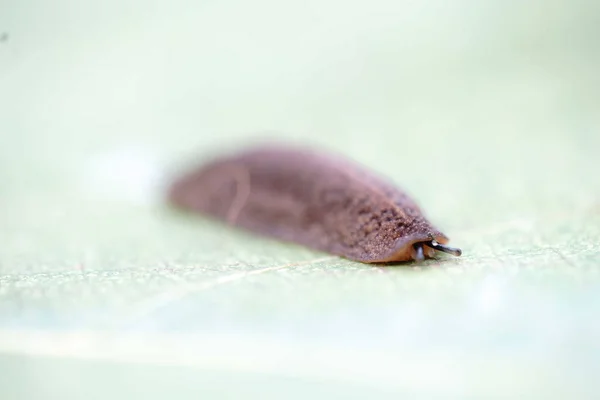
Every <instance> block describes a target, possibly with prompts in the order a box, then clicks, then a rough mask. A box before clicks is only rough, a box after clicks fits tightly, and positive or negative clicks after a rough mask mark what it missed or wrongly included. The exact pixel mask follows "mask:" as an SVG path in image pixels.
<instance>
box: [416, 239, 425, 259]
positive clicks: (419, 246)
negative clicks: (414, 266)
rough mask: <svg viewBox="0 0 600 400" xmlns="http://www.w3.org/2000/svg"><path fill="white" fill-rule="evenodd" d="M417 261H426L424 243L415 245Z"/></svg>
mask: <svg viewBox="0 0 600 400" xmlns="http://www.w3.org/2000/svg"><path fill="white" fill-rule="evenodd" d="M415 251H416V254H415V261H423V260H424V259H425V255H424V254H423V243H417V244H415Z"/></svg>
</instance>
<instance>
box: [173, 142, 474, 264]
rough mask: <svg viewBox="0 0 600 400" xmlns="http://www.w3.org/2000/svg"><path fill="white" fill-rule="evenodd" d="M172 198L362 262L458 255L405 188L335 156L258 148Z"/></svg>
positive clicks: (207, 167) (198, 171) (211, 168)
mask: <svg viewBox="0 0 600 400" xmlns="http://www.w3.org/2000/svg"><path fill="white" fill-rule="evenodd" d="M168 199H169V201H170V202H171V203H172V204H174V205H175V206H177V207H180V208H183V209H186V210H189V211H192V212H197V213H201V214H204V215H206V216H209V217H213V218H216V219H219V220H222V221H225V222H226V223H228V224H231V225H233V226H237V227H240V228H243V229H246V230H247V231H250V232H255V233H257V234H260V235H264V236H268V237H271V238H276V239H280V240H283V241H287V242H294V243H298V244H301V245H304V246H306V247H309V248H312V249H315V250H320V251H324V252H328V253H331V254H335V255H338V256H342V257H345V258H348V259H351V260H355V261H360V262H364V263H384V262H396V261H411V260H415V261H422V260H424V259H425V258H433V257H434V256H435V252H436V251H441V252H444V253H449V254H453V255H455V256H460V255H461V254H462V252H461V250H460V249H457V248H452V247H448V246H446V243H447V242H448V240H449V239H448V237H447V236H446V235H444V234H443V233H442V232H440V231H439V230H438V229H437V228H435V227H434V226H433V225H432V224H431V223H430V222H429V221H428V220H427V219H426V218H425V216H424V215H423V213H422V212H421V209H420V208H419V207H418V205H417V204H416V203H415V202H414V201H413V200H412V199H411V198H410V197H409V196H408V195H407V194H406V193H404V191H402V190H401V189H399V188H398V187H396V186H395V185H393V184H392V183H391V182H389V181H387V180H385V179H384V178H382V177H380V176H379V175H378V174H376V173H374V172H371V171H369V170H368V169H366V168H365V167H363V166H362V165H360V164H358V163H355V162H353V161H351V160H347V159H345V158H343V157H342V156H340V155H337V154H329V153H327V152H323V151H320V150H316V149H312V148H307V147H296V146H291V145H271V146H258V147H253V148H250V149H247V150H245V151H242V152H239V153H236V154H232V155H229V156H224V157H221V158H217V159H215V160H213V161H211V162H208V163H206V164H204V165H201V166H199V167H197V168H195V169H192V170H191V171H189V172H188V173H186V174H183V175H182V176H181V177H179V178H178V179H176V180H175V182H174V183H173V184H172V186H171V187H170V189H169V193H168Z"/></svg>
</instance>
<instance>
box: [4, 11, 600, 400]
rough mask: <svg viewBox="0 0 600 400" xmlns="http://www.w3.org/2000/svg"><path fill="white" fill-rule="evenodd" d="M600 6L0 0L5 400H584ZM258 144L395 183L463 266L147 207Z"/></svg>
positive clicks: (595, 324) (595, 349)
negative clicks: (388, 256) (292, 240)
mask: <svg viewBox="0 0 600 400" xmlns="http://www.w3.org/2000/svg"><path fill="white" fill-rule="evenodd" d="M599 4H600V3H598V2H596V1H585V0H577V1H567V0H556V1H526V2H522V1H501V0H497V1H487V2H481V1H469V0H458V1H454V2H447V1H442V0H434V1H428V2H414V1H391V0H390V1H385V0H373V1H369V2H345V1H340V0H319V1H317V0H314V1H313V0H310V1H303V2H281V1H275V0H257V1H252V2H244V1H239V0H237V1H236V0H225V1H219V2H216V1H204V2H193V1H188V2H186V1H169V2H167V1H141V0H140V1H132V0H129V1H117V0H111V1H103V2H91V1H90V2H85V1H84V2H80V1H68V0H62V1H57V2H47V1H42V0H37V1H36V0H18V1H17V0H2V1H0V37H1V38H2V39H0V182H1V184H0V390H1V393H0V397H1V398H2V399H17V398H50V397H52V396H58V395H61V396H62V397H64V398H101V399H107V398H113V399H118V398H123V399H127V398H133V397H135V396H140V398H141V397H142V396H143V397H145V398H165V397H172V398H199V397H198V396H200V397H201V398H248V399H249V398H257V399H259V398H260V399H263V398H298V399H301V398H302V399H305V398H310V397H323V398H326V397H336V396H341V397H344V398H368V397H378V398H385V397H389V398H398V397H399V396H400V395H404V397H422V398H440V397H443V398H481V397H483V396H484V397H487V398H490V397H498V398H507V397H511V398H515V397H517V396H518V397H519V398H540V399H542V398H543V399H547V398H556V399H562V398H593V397H594V395H596V396H597V395H599V393H600V385H599V384H598V379H597V376H598V371H600V345H599V344H598V343H599V341H598V339H599V338H600V318H599V315H600V268H599V267H600V197H599V196H600V178H599V176H598V174H599V171H600V155H599V150H600V132H599V131H600V128H599V127H600V94H599V93H600V92H599V90H600V78H599V77H600V74H598V70H599V69H600V44H599V43H600V42H599V41H598V37H600V18H599V16H600V5H599ZM2 33H4V34H3V35H2ZM273 137H276V138H278V139H289V140H295V141H301V142H309V143H313V144H316V145H319V146H322V147H324V148H330V149H334V150H336V151H340V152H342V153H344V154H346V155H348V156H349V157H352V158H354V159H356V160H358V161H360V162H362V163H364V164H367V165H369V166H370V167H371V168H373V169H375V170H377V171H379V172H381V173H383V174H385V175H387V176H389V177H390V178H391V179H393V180H394V181H395V182H397V183H398V184H400V185H401V186H402V187H404V188H406V190H407V191H408V192H409V193H411V194H412V195H413V197H414V198H415V199H417V201H418V202H419V203H420V204H421V205H422V207H423V208H424V210H425V211H426V213H427V215H428V216H429V217H430V218H431V220H432V221H433V222H434V223H435V224H436V225H438V226H439V227H440V228H441V229H442V230H443V231H444V232H445V233H446V234H447V235H448V236H449V237H450V238H451V242H450V244H451V245H454V246H457V247H461V248H462V249H463V256H462V257H460V258H452V257H449V256H448V257H446V256H442V257H440V258H439V259H438V260H430V261H427V262H425V263H423V264H421V265H415V264H405V265H399V266H388V267H381V266H370V265H363V264H359V263H354V262H351V261H347V260H344V259H340V258H337V257H331V256H329V255H327V254H322V253H317V252H313V251H310V250H308V249H304V248H301V247H297V246H295V245H292V244H282V243H279V242H276V241H272V240H268V239H263V238H260V237H256V236H254V235H250V234H247V233H244V232H240V231H237V230H234V229H230V228H228V227H225V226H223V225H221V224H218V223H216V222H211V221H208V220H205V219H203V218H200V217H191V216H189V215H185V214H181V213H178V212H175V211H173V210H172V209H170V208H169V207H168V206H167V205H165V204H164V201H163V193H164V186H165V184H166V183H167V182H169V179H170V178H171V177H172V176H173V174H174V173H176V172H177V171H178V170H179V169H180V168H182V167H183V166H185V165H187V164H188V163H189V162H201V161H202V160H203V159H205V157H208V156H213V155H214V154H217V153H218V152H220V151H224V150H227V149H235V148H238V147H240V146H243V145H244V144H245V143H247V142H252V141H254V140H258V139H268V138H273Z"/></svg>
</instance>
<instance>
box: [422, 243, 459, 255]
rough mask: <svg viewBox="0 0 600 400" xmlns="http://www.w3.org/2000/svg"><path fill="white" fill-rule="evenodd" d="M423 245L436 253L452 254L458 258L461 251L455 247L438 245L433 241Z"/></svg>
mask: <svg viewBox="0 0 600 400" xmlns="http://www.w3.org/2000/svg"><path fill="white" fill-rule="evenodd" d="M425 244H426V245H427V246H429V247H431V248H433V249H435V250H437V251H443V252H444V253H448V254H452V255H453V256H457V257H459V256H460V255H461V254H462V250H461V249H459V248H456V247H450V246H445V245H443V244H440V243H438V242H437V241H435V240H432V241H431V242H427V243H425Z"/></svg>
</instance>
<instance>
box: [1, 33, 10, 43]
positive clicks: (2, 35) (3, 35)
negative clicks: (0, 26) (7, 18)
mask: <svg viewBox="0 0 600 400" xmlns="http://www.w3.org/2000/svg"><path fill="white" fill-rule="evenodd" d="M0 42H8V32H2V33H0Z"/></svg>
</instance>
